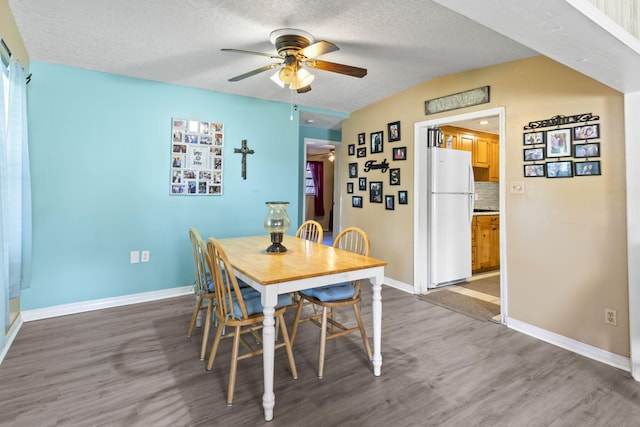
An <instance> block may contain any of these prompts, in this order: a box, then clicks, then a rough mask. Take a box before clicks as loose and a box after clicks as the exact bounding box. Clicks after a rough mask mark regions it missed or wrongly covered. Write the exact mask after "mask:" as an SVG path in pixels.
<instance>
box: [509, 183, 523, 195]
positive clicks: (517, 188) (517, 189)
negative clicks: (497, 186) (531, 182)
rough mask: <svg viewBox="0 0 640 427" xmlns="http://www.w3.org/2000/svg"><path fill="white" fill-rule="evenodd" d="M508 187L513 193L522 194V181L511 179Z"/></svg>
mask: <svg viewBox="0 0 640 427" xmlns="http://www.w3.org/2000/svg"><path fill="white" fill-rule="evenodd" d="M509 188H510V192H511V193H513V194H524V181H511V185H510V186H509Z"/></svg>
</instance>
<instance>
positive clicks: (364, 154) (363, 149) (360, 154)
mask: <svg viewBox="0 0 640 427" xmlns="http://www.w3.org/2000/svg"><path fill="white" fill-rule="evenodd" d="M357 153H358V155H357V157H367V147H360V148H358V151H357Z"/></svg>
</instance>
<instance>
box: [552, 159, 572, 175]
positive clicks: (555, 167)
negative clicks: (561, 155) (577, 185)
mask: <svg viewBox="0 0 640 427" xmlns="http://www.w3.org/2000/svg"><path fill="white" fill-rule="evenodd" d="M545 172H546V175H547V178H571V177H572V176H573V162H572V161H571V160H563V161H560V162H547V163H546V170H545Z"/></svg>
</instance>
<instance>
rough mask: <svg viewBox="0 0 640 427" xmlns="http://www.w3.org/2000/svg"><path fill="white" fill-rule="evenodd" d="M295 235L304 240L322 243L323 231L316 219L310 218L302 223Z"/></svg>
mask: <svg viewBox="0 0 640 427" xmlns="http://www.w3.org/2000/svg"><path fill="white" fill-rule="evenodd" d="M296 237H299V238H301V239H304V240H310V241H312V242H318V243H322V237H323V231H322V225H321V224H320V223H319V222H318V221H314V220H312V219H310V220H307V221H305V222H303V223H302V225H301V226H300V228H298V231H296Z"/></svg>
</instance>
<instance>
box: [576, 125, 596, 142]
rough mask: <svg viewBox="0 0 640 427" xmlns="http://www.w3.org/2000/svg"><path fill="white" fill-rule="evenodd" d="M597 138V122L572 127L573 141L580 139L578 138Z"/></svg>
mask: <svg viewBox="0 0 640 427" xmlns="http://www.w3.org/2000/svg"><path fill="white" fill-rule="evenodd" d="M597 138H600V125H599V124H593V125H583V126H576V127H574V128H573V139H574V141H575V140H580V139H584V140H587V139H597Z"/></svg>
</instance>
